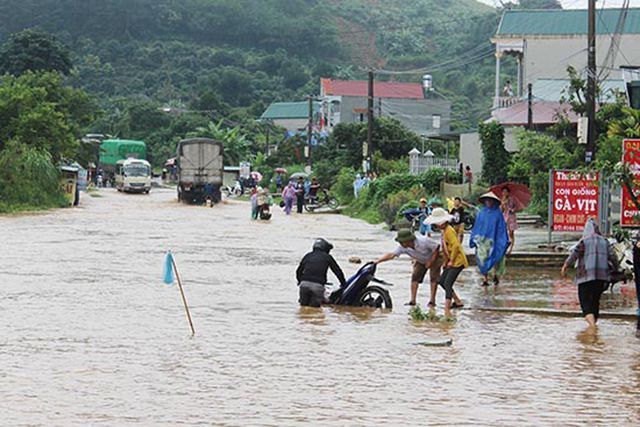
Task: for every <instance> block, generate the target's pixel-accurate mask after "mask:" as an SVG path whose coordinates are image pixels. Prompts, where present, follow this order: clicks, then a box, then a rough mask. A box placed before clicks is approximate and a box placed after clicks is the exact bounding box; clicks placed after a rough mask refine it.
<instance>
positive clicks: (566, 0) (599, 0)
mask: <svg viewBox="0 0 640 427" xmlns="http://www.w3.org/2000/svg"><path fill="white" fill-rule="evenodd" d="M479 1H480V2H482V3H486V4H488V5H491V6H495V5H500V0H479ZM504 2H505V3H507V1H504ZM560 3H562V7H563V8H565V9H586V8H587V4H588V1H587V0H560ZM603 3H604V7H606V8H609V7H620V6H621V5H622V3H623V0H596V6H597V7H602V4H603ZM629 5H630V6H631V7H640V0H631V2H630V3H629Z"/></svg>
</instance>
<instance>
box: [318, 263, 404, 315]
mask: <svg viewBox="0 0 640 427" xmlns="http://www.w3.org/2000/svg"><path fill="white" fill-rule="evenodd" d="M375 273H376V265H375V264H374V263H372V262H369V263H367V264H365V265H363V266H362V267H361V268H360V269H359V270H358V271H357V272H356V273H355V274H354V275H353V276H351V277H350V278H349V279H348V280H347V282H346V284H345V286H340V287H339V288H338V289H335V290H332V286H333V285H332V284H331V283H327V285H326V288H325V292H326V293H328V297H327V298H326V301H325V304H335V305H348V306H354V307H372V308H382V309H389V310H390V309H391V308H393V303H392V301H391V295H390V294H389V291H388V290H387V289H386V288H387V287H389V286H393V285H392V284H391V283H388V282H385V281H384V280H382V279H378V278H377V277H376V276H375ZM372 282H373V283H376V284H372Z"/></svg>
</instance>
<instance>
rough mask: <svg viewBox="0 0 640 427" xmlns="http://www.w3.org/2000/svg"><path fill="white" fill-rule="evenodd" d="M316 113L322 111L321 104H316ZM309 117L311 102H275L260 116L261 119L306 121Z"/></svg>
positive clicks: (314, 107)
mask: <svg viewBox="0 0 640 427" xmlns="http://www.w3.org/2000/svg"><path fill="white" fill-rule="evenodd" d="M313 110H314V112H317V111H319V110H320V104H319V103H317V102H314V105H313ZM307 117H309V102H308V101H302V102H274V103H272V104H271V105H269V107H267V109H266V111H265V112H264V113H262V116H260V118H261V119H269V120H276V119H304V118H307Z"/></svg>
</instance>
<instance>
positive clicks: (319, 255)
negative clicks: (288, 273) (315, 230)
mask: <svg viewBox="0 0 640 427" xmlns="http://www.w3.org/2000/svg"><path fill="white" fill-rule="evenodd" d="M331 249H333V245H332V244H331V243H329V242H327V241H326V240H325V239H316V241H315V242H314V243H313V250H312V251H311V252H309V253H308V254H306V255H305V256H304V257H303V258H302V261H300V265H299V266H298V269H297V270H296V278H297V280H298V287H299V288H300V300H299V302H300V305H302V306H309V307H320V305H321V304H322V302H323V300H324V285H325V283H327V270H329V268H330V269H331V271H332V272H333V274H334V275H335V276H336V278H337V279H338V280H339V281H340V285H342V286H344V285H345V284H346V280H345V277H344V273H343V272H342V270H341V269H340V266H339V265H338V263H337V262H336V260H335V259H334V258H333V257H332V256H331V255H329V252H331Z"/></svg>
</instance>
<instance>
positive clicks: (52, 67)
mask: <svg viewBox="0 0 640 427" xmlns="http://www.w3.org/2000/svg"><path fill="white" fill-rule="evenodd" d="M71 68H72V64H71V59H70V55H69V50H68V49H67V48H66V47H65V46H63V45H62V43H60V42H59V41H58V40H57V39H56V38H55V37H54V36H52V35H51V34H48V33H45V32H42V31H35V30H23V31H20V32H19V33H15V34H12V35H11V36H10V37H9V39H8V40H7V41H6V42H5V43H4V44H3V45H2V46H1V47H0V74H3V73H8V74H12V75H14V76H19V75H21V74H23V73H25V72H26V71H58V72H61V73H62V74H69V72H70V71H71Z"/></svg>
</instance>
